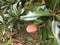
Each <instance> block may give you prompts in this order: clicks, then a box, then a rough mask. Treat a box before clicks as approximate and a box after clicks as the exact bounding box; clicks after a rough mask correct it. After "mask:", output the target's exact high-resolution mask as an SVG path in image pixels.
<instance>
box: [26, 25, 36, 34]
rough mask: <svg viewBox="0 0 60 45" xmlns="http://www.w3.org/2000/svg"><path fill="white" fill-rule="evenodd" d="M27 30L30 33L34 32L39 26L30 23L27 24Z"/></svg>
mask: <svg viewBox="0 0 60 45" xmlns="http://www.w3.org/2000/svg"><path fill="white" fill-rule="evenodd" d="M26 31H27V32H28V33H34V32H36V31H37V26H36V25H34V24H30V25H28V26H27V28H26Z"/></svg>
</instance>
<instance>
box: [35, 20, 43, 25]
mask: <svg viewBox="0 0 60 45" xmlns="http://www.w3.org/2000/svg"><path fill="white" fill-rule="evenodd" d="M41 23H43V20H36V21H34V24H35V25H39V24H41Z"/></svg>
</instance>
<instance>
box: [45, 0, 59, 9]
mask: <svg viewBox="0 0 60 45" xmlns="http://www.w3.org/2000/svg"><path fill="white" fill-rule="evenodd" d="M45 1H46V6H47V7H48V8H49V9H54V10H55V9H57V8H59V7H60V5H59V4H60V0H45Z"/></svg>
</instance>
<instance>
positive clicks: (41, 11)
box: [34, 10, 50, 16]
mask: <svg viewBox="0 0 60 45" xmlns="http://www.w3.org/2000/svg"><path fill="white" fill-rule="evenodd" d="M34 13H35V14H37V15H38V16H50V13H49V12H48V11H43V10H38V11H34Z"/></svg>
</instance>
